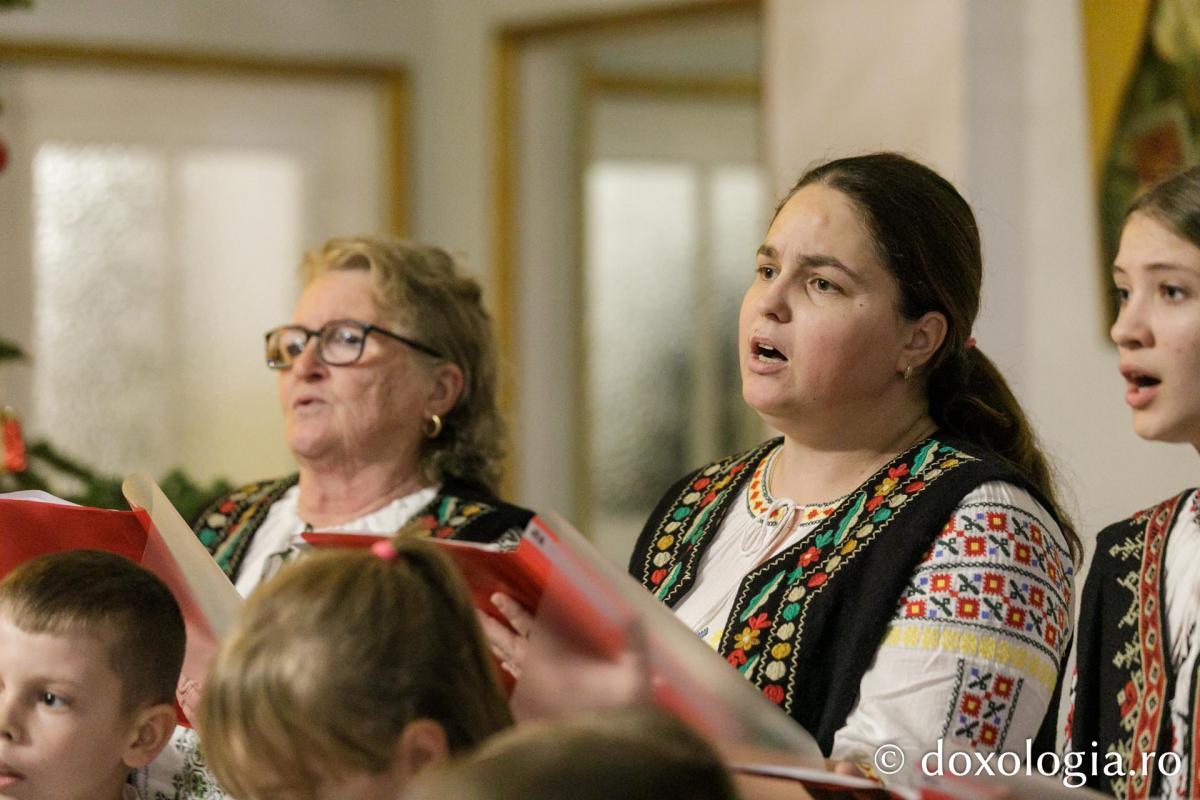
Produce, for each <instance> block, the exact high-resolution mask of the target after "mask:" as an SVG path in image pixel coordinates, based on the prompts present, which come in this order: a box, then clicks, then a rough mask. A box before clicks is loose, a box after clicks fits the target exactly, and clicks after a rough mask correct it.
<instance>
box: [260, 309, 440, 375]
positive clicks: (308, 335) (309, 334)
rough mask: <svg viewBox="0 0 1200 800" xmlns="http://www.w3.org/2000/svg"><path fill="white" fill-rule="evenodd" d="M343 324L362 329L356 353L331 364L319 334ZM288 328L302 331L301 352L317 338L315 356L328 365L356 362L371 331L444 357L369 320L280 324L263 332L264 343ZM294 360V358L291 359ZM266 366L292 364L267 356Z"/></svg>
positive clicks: (365, 345) (430, 348) (420, 350)
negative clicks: (316, 324)
mask: <svg viewBox="0 0 1200 800" xmlns="http://www.w3.org/2000/svg"><path fill="white" fill-rule="evenodd" d="M344 325H353V326H355V327H357V328H361V329H362V341H360V342H359V345H358V355H356V356H355V357H354V358H353V359H351V360H350V361H344V362H342V363H340V364H332V363H330V362H329V361H326V360H325V356H324V348H323V347H322V346H321V336H322V334H324V332H325V331H326V330H327V329H329V328H336V327H339V326H344ZM288 330H292V331H302V332H303V333H304V345H303V346H302V347H301V348H300V349H301V352H303V350H304V348H305V347H308V343H309V341H311V340H312V339H314V338H315V339H316V340H317V358H318V359H319V360H320V361H321V363H322V364H326V365H328V366H330V367H348V366H350V365H351V364H356V363H358V361H359V359H361V358H362V356H363V353H364V352H365V351H366V348H367V337H368V336H370V335H371V334H372V333H382V334H383V335H384V336H387V337H389V338H391V339H395V340H396V341H397V342H400V343H402V344H406V345H408V346H409V347H411V348H412V349H413V350H416V351H417V352H419V353H424V354H425V355H427V356H433V357H434V358H445V356H444V355H442V354H441V353H439V352H438V351H437V350H434V349H433V348H432V347H430V346H429V345H427V344H422V343H421V342H418V341H417V340H416V339H410V338H408V337H407V336H403V335H401V334H399V333H396V332H395V331H389V330H388V329H387V328H381V327H379V326H378V325H372V324H371V323H369V322H359V321H358V320H356V319H335V320H330V321H329V322H326V323H325V324H324V325H322V326H321V327H320V328H319V329H317V330H315V331H314V330H313V329H312V328H306V327H305V326H303V325H280V326H279V327H277V328H272V329H271V330H269V331H267V332H266V333H265V334H263V343H264V345H266V344H268V343H269V342H270V341H271V337H272V336H273V335H275V334H277V333H279V332H280V331H288ZM268 351H269V347H268ZM294 360H295V359H293V361H294ZM267 367H268V368H269V369H274V370H285V369H291V368H292V365H291V364H281V363H279V362H277V361H274V360H273V359H271V358H270V357H269V356H268V358H267Z"/></svg>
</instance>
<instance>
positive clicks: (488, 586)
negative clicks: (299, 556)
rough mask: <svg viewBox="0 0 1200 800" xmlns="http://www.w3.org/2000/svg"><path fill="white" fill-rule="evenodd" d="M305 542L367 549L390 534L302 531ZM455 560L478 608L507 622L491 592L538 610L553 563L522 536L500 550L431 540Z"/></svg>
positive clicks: (470, 544) (443, 540)
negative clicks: (514, 542) (517, 540)
mask: <svg viewBox="0 0 1200 800" xmlns="http://www.w3.org/2000/svg"><path fill="white" fill-rule="evenodd" d="M303 538H304V541H306V542H308V543H309V544H310V545H312V546H313V547H316V548H320V549H329V548H338V547H342V548H348V549H354V550H360V549H367V548H369V547H371V545H373V544H375V543H376V542H379V541H386V540H387V539H390V538H391V537H390V536H386V535H378V534H370V533H323V532H321V531H317V532H315V533H305V534H303ZM428 541H429V542H430V543H432V544H433V545H434V546H436V547H438V548H439V549H441V551H442V552H443V553H445V554H446V555H448V556H450V558H451V559H453V560H454V564H455V566H456V567H458V570H459V572H461V573H462V575H463V578H464V579H465V580H466V583H467V588H468V589H469V590H470V592H471V600H472V601H473V602H474V603H475V607H476V608H478V609H480V610H481V611H484V612H486V613H487V614H489V615H491V616H493V617H495V618H496V619H498V620H500V621H501V622H504V621H505V619H504V615H503V614H501V613H500V611H499V610H498V609H497V608H496V607H495V606H494V605H492V595H494V594H496V593H497V592H502V593H503V594H506V595H508V596H509V597H511V598H513V599H514V600H516V601H517V602H518V603H520V604H521V605H522V606H524V607H525V608H527V609H530V610H531V611H533V610H536V609H537V607H538V604H539V603H540V602H541V599H542V591H543V590H544V589H545V587H546V579H547V575H548V573H549V570H550V565H549V563H548V562H547V561H546V557H545V556H544V555H542V553H541V552H540V551H539V550H538V549H537V548H536V547H534V546H533V544H532V543H530V542H529V541H527V540H526V539H524V538H522V539H521V541H520V543H519V544H518V545H517V547H516V548H515V549H512V550H501V549H498V548H496V547H495V546H494V545H487V544H479V543H476V542H457V541H454V540H453V539H429V540H428Z"/></svg>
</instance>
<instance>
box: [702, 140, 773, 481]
mask: <svg viewBox="0 0 1200 800" xmlns="http://www.w3.org/2000/svg"><path fill="white" fill-rule="evenodd" d="M709 189H710V192H711V194H710V197H711V200H710V202H709V211H710V213H711V215H710V217H709V220H708V230H710V231H711V232H712V243H711V245H710V246H711V248H712V258H713V276H714V280H713V281H712V282H711V284H710V285H711V286H713V291H714V292H715V294H716V297H715V298H714V301H713V303H714V307H715V311H716V314H715V321H714V324H713V335H714V339H715V338H716V337H717V334H718V333H719V334H720V342H721V343H722V345H723V346H721V347H719V348H717V352H718V353H719V361H718V364H717V370H718V373H719V376H720V377H719V379H718V381H717V386H718V387H720V388H719V390H718V392H719V393H718V400H717V404H718V408H719V413H718V415H717V419H716V430H717V431H718V437H717V448H716V451H717V452H716V453H714V454H712V455H711V456H710V457H709V458H708V459H703V461H707V460H711V459H712V458H719V457H720V456H721V455H723V454H727V453H735V452H738V451H740V450H744V449H746V448H748V447H751V446H752V445H754V444H756V443H758V442H759V441H761V440H762V439H764V438H765V437H766V430H765V428H764V426H763V424H762V422H761V421H760V420H759V419H758V415H756V414H755V413H754V412H753V411H752V410H750V408H748V407H747V406H746V404H745V403H744V402H742V380H741V373H740V368H739V366H738V351H737V329H738V314H739V312H740V311H741V305H742V295H744V294H745V293H746V288H747V287H748V286H749V285H750V281H751V280H753V278H754V265H755V260H754V254H755V252H757V251H758V246H759V245H760V244H762V240H763V235H764V234H765V233H766V230H767V225H768V223H769V222H770V213H771V212H770V210H769V209H768V208H767V203H766V197H767V182H766V176H765V175H764V174H763V170H762V168H761V167H759V166H757V165H754V164H729V165H722V166H718V167H716V168H714V169H713V171H712V178H711V181H710V183H709Z"/></svg>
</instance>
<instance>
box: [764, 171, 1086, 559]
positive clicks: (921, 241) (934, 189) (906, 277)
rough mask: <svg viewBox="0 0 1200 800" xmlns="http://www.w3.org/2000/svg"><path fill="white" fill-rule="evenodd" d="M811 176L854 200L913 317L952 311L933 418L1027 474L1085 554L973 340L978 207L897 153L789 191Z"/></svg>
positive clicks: (934, 387) (1032, 439) (931, 388)
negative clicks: (973, 208)
mask: <svg viewBox="0 0 1200 800" xmlns="http://www.w3.org/2000/svg"><path fill="white" fill-rule="evenodd" d="M811 183H821V184H823V185H826V186H829V187H831V188H833V189H836V190H838V191H839V192H841V193H842V194H844V195H845V196H846V197H847V198H848V199H849V200H850V201H851V203H852V204H853V205H854V206H856V207H857V209H858V211H859V214H860V216H861V220H862V222H863V223H864V224H865V226H866V228H867V230H868V231H869V233H870V236H871V239H872V241H873V243H874V245H875V250H876V253H877V254H878V256H879V259H880V261H881V262H882V263H883V264H884V265H885V266H886V267H887V269H888V271H889V272H891V274H892V277H894V278H895V280H896V285H897V287H898V288H899V291H900V312H901V313H902V314H903V315H904V316H905V317H906V318H908V319H910V320H915V319H918V318H920V316H921V315H922V314H925V313H926V312H928V311H938V312H940V313H942V314H943V315H945V317H946V325H947V331H946V340H945V342H943V343H942V347H941V349H940V350H939V351H938V353H937V354H936V355H935V356H934V358H933V360H932V361H931V362H930V363H929V364H928V365H927V367H926V374H927V375H928V380H927V390H928V397H929V412H930V416H932V417H933V420H934V422H936V423H937V424H938V425H939V426H940V427H941V428H942V429H943V430H945V431H947V432H948V433H951V434H954V435H955V436H958V437H959V438H961V439H964V440H966V441H968V442H971V443H973V444H977V445H979V446H981V447H984V448H987V449H988V450H990V451H991V452H993V453H995V454H996V455H997V456H999V457H1000V458H1001V459H1002V460H1003V461H1005V462H1007V463H1008V464H1009V465H1010V466H1011V467H1012V468H1013V469H1015V470H1016V471H1017V472H1018V474H1020V475H1021V476H1022V477H1024V478H1025V479H1026V480H1027V481H1029V483H1030V484H1031V485H1032V486H1033V488H1034V489H1036V490H1037V492H1038V493H1040V494H1041V497H1042V500H1043V501H1044V502H1045V503H1046V504H1047V505H1048V508H1047V510H1048V511H1049V512H1050V513H1051V514H1053V515H1054V517H1055V518H1056V520H1057V521H1058V523H1059V526H1060V527H1061V528H1062V531H1063V533H1064V534H1065V535H1066V537H1067V541H1068V543H1069V544H1070V547H1071V555H1072V558H1075V559H1078V558H1079V555H1080V553H1081V552H1082V547H1081V546H1080V543H1079V536H1078V535H1077V534H1076V533H1075V529H1074V527H1073V526H1072V525H1071V522H1070V519H1069V518H1068V517H1067V515H1066V513H1065V511H1064V510H1063V508H1062V505H1061V504H1060V503H1059V501H1058V498H1057V493H1056V492H1055V491H1054V471H1053V470H1052V469H1051V468H1050V464H1049V461H1048V460H1047V458H1046V456H1045V454H1044V453H1043V452H1042V450H1041V448H1040V447H1039V446H1038V443H1037V437H1036V436H1035V435H1034V433H1033V429H1032V427H1031V426H1030V424H1029V421H1028V419H1026V417H1025V412H1024V411H1022V410H1021V405H1020V404H1019V403H1018V402H1017V398H1016V397H1014V396H1013V393H1012V390H1011V389H1009V388H1008V383H1007V382H1006V381H1005V380H1004V377H1003V376H1002V375H1001V374H1000V371H999V370H998V369H996V366H995V365H994V364H993V363H992V362H991V360H990V359H988V357H987V356H985V355H984V354H983V353H981V352H979V349H978V348H976V347H974V346H973V344H972V343H971V340H970V338H969V337H970V332H971V329H972V327H973V326H974V324H975V317H976V316H977V315H978V314H979V292H980V288H981V287H982V285H983V253H982V248H981V246H980V243H979V226H978V225H977V224H976V222H975V214H974V213H973V212H972V211H971V206H970V205H968V203H967V201H966V200H964V199H963V197H962V195H961V194H959V193H958V190H957V189H955V188H954V185H953V184H951V183H950V182H949V181H948V180H946V179H945V178H943V177H942V176H941V175H938V174H937V173H936V172H934V171H933V170H931V169H930V168H929V167H926V166H924V165H923V164H919V163H917V162H916V161H913V160H912V159H911V158H907V157H906V156H902V155H899V154H897V153H871V154H868V155H862V156H851V157H849V158H840V159H836V160H834V161H828V162H826V163H824V164H819V165H817V166H815V167H813V168H811V169H809V170H808V171H807V172H806V173H805V174H804V175H803V176H802V177H801V178H800V180H799V181H798V182H797V183H796V185H795V186H793V187H792V190H791V191H790V192H789V193H788V197H791V196H792V195H793V194H795V193H796V192H797V191H798V190H799V189H801V188H802V187H804V186H807V185H808V184H811ZM784 202H787V198H784ZM782 206H783V204H782V203H781V204H780V208H782ZM776 213H777V214H778V210H776Z"/></svg>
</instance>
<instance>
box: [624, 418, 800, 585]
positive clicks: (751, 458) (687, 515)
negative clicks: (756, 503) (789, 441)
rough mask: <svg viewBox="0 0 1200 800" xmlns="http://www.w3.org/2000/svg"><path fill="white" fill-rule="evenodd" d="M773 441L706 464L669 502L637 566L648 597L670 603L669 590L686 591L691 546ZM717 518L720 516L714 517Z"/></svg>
mask: <svg viewBox="0 0 1200 800" xmlns="http://www.w3.org/2000/svg"><path fill="white" fill-rule="evenodd" d="M778 445H779V440H777V439H776V440H773V441H770V442H766V443H764V444H762V445H760V446H758V447H756V448H754V449H753V450H750V451H748V452H746V453H743V454H741V455H739V456H735V457H733V458H729V459H726V460H724V461H719V462H717V463H715V464H711V465H709V466H708V467H706V468H705V469H704V470H703V471H702V472H701V473H700V474H699V475H698V476H696V477H695V478H693V479H692V480H691V481H690V482H689V483H688V484H687V485H686V486H684V488H683V491H682V493H681V494H680V495H679V497H678V498H677V499H676V500H675V502H674V504H673V505H672V506H671V508H670V510H669V511H668V512H667V514H666V515H665V518H664V519H663V520H662V521H661V522H660V523H659V526H658V529H657V530H656V531H655V538H654V541H653V546H652V547H651V548H650V553H649V554H648V556H647V560H646V562H645V563H644V564H643V566H642V570H643V571H642V582H643V583H644V584H645V585H646V587H647V588H648V589H650V590H651V591H653V592H654V595H655V596H656V597H657V598H658V599H660V600H663V601H666V602H670V600H671V599H672V593H673V592H675V591H680V590H683V589H686V587H687V586H688V585H689V580H690V578H691V576H692V572H691V571H692V569H693V567H694V562H695V560H696V559H695V556H696V554H697V553H698V551H697V549H696V548H697V545H698V544H699V542H700V541H701V540H702V539H703V538H704V537H705V536H707V535H708V534H709V533H710V532H712V531H713V530H715V529H716V527H717V526H716V525H715V524H710V520H712V519H714V518H713V517H712V516H711V515H712V512H713V511H714V510H715V509H719V508H722V507H723V506H724V504H725V503H726V502H728V501H729V500H730V498H731V497H732V495H733V494H734V493H736V491H737V490H738V489H740V487H741V486H742V484H743V483H745V479H746V478H747V474H745V471H746V469H747V468H748V467H749V466H750V465H751V464H759V465H760V466H761V462H762V460H763V456H764V455H765V454H766V453H768V452H770V451H771V450H772V449H774V448H775V447H777V446H778ZM715 519H716V520H718V521H719V519H720V515H719V514H718V515H717V516H716V518H715Z"/></svg>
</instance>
